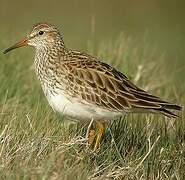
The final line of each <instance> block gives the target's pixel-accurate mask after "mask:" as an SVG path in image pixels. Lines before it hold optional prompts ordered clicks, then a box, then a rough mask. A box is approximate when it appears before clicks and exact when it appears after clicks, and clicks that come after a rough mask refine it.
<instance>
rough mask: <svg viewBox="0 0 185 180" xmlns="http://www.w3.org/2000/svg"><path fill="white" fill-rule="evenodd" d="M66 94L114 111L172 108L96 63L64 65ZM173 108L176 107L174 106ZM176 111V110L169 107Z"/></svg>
mask: <svg viewBox="0 0 185 180" xmlns="http://www.w3.org/2000/svg"><path fill="white" fill-rule="evenodd" d="M61 66H63V68H64V69H65V71H66V72H65V75H66V78H67V86H68V88H67V89H68V93H70V94H71V95H73V96H74V97H78V98H80V99H82V100H85V101H87V102H89V103H92V104H96V105H98V106H101V107H103V108H106V109H111V110H114V111H124V110H130V109H132V108H144V109H154V110H155V109H156V110H157V109H161V108H163V106H165V108H167V107H168V106H169V109H170V107H171V106H172V105H173V104H170V103H168V102H166V101H163V100H161V99H160V98H158V97H155V96H153V95H150V94H148V93H147V92H145V91H144V90H142V89H140V88H138V87H136V86H135V85H134V84H132V83H131V82H130V81H129V79H128V78H127V77H126V76H125V75H123V74H122V73H121V72H119V71H117V70H116V69H115V68H113V67H111V66H109V65H108V64H105V63H103V62H100V61H95V60H87V59H86V60H83V59H82V60H70V61H69V60H68V61H63V62H62V65H61ZM174 106H176V105H174ZM171 109H175V107H174V108H173V107H171Z"/></svg>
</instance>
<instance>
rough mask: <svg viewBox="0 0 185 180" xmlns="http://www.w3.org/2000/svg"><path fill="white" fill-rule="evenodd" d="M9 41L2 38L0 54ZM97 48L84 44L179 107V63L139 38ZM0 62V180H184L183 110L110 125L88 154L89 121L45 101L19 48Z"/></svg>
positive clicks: (26, 52)
mask: <svg viewBox="0 0 185 180" xmlns="http://www.w3.org/2000/svg"><path fill="white" fill-rule="evenodd" d="M8 44H9V43H8V42H4V41H3V43H1V44H0V47H1V49H2V48H4V47H5V45H6V46H8ZM139 47H142V48H139ZM96 49H98V50H97V51H95V50H94V48H93V46H92V45H90V44H88V46H87V51H88V52H89V53H92V54H94V55H96V56H98V57H100V59H105V60H106V59H107V60H109V61H106V62H108V63H110V64H112V65H114V66H115V67H117V68H118V69H120V70H121V71H122V72H124V73H125V74H126V75H127V76H128V77H129V78H130V79H131V80H132V81H133V82H135V83H136V84H137V85H139V86H140V87H143V88H144V89H146V90H148V91H150V92H152V93H153V94H155V95H158V96H161V97H163V98H164V99H167V100H171V101H174V102H178V103H180V104H184V103H185V97H184V95H183V92H184V90H185V83H183V82H184V80H183V79H184V78H183V75H185V74H184V72H183V71H179V69H181V66H180V65H181V64H182V63H181V62H179V63H177V61H173V62H171V63H169V62H168V61H167V58H166V56H165V55H159V54H158V53H156V51H155V50H152V51H151V49H150V48H149V47H148V46H147V43H146V40H144V41H143V42H141V44H140V46H139V45H137V44H134V43H132V40H131V39H129V38H126V37H125V36H124V35H121V36H120V37H119V40H117V41H115V42H102V43H100V44H98V45H97V48H96ZM0 59H1V66H0V82H1V88H0V179H53V180H55V179H62V180H73V179H75V180H83V179H84V180H86V179H94V180H95V179H102V180H103V179H128V180H130V179H155V180H156V179H177V180H179V179H184V178H185V121H184V112H182V113H181V114H180V115H181V118H177V119H176V120H170V119H167V118H165V117H163V116H161V115H151V114H150V115H148V114H130V115H128V116H125V117H123V118H122V119H119V120H117V121H115V122H111V123H109V125H108V127H107V130H106V135H105V137H104V139H103V142H102V144H101V150H100V151H99V152H98V153H92V152H91V151H89V150H87V149H86V142H85V139H84V137H85V133H86V128H87V126H88V123H87V124H80V123H71V122H69V121H67V120H65V118H64V117H62V116H59V115H58V114H55V113H54V112H53V111H52V109H51V108H50V107H49V105H48V103H47V102H46V100H45V97H44V95H43V93H42V90H41V88H40V84H39V82H38V81H37V79H36V76H35V75H34V72H33V66H32V64H33V52H32V51H31V50H30V51H29V50H25V49H19V50H16V51H14V52H12V53H10V54H9V55H6V56H5V55H2V54H1V55H0ZM170 64H171V65H170ZM174 67H175V68H174ZM172 70H173V71H172ZM176 70H177V71H176ZM180 80H181V81H180Z"/></svg>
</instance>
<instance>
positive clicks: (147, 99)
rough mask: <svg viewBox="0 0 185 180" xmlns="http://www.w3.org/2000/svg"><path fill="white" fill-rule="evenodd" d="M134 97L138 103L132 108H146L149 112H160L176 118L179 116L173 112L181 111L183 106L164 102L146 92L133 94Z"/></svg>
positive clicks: (134, 103) (133, 104)
mask: <svg viewBox="0 0 185 180" xmlns="http://www.w3.org/2000/svg"><path fill="white" fill-rule="evenodd" d="M133 94H134V96H135V97H136V98H137V99H138V101H135V102H132V107H134V108H137V109H138V108H144V109H146V110H149V111H154V112H160V113H162V114H163V115H165V116H167V117H170V118H176V117H179V116H178V115H176V114H174V113H173V112H171V111H180V110H181V109H182V107H181V106H179V105H176V104H173V103H170V102H167V101H163V100H161V99H160V98H158V97H156V96H153V95H150V94H148V93H146V92H142V93H140V92H137V91H135V92H133Z"/></svg>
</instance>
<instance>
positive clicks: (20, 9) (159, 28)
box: [0, 0, 185, 58]
mask: <svg viewBox="0 0 185 180" xmlns="http://www.w3.org/2000/svg"><path fill="white" fill-rule="evenodd" d="M184 17H185V3H184V2H183V1H180V0H177V1H173V0H168V1H164V0H140V1H137V0H132V1H129V0H116V1H112V0H101V1H98V0H69V1H67V0H65V1H64V0H61V1H59V0H52V1H49V0H45V1H43V0H41V1H37V0H32V1H27V0H25V1H24V0H17V1H12V0H1V1H0V27H1V30H0V31H2V32H3V33H4V34H5V35H6V32H8V33H9V32H11V34H10V33H9V34H8V38H9V39H10V41H13V40H14V39H19V38H20V37H22V36H24V35H25V33H26V32H27V31H28V30H29V29H30V28H31V26H32V25H33V24H35V23H37V22H49V23H51V24H56V25H57V26H58V27H60V29H61V30H62V32H63V34H64V36H65V41H66V43H67V45H68V46H70V47H77V48H78V47H79V48H85V47H86V43H87V40H89V39H90V40H93V42H94V43H95V42H100V41H102V40H106V39H108V40H110V39H112V40H113V39H115V38H118V36H119V34H120V33H121V32H124V33H125V34H126V36H127V35H128V36H129V37H131V38H132V39H133V41H134V40H135V41H137V43H138V44H139V41H140V40H141V39H143V38H144V37H146V36H147V38H148V39H149V40H150V43H151V45H152V46H155V47H160V49H161V48H162V51H166V50H170V51H172V52H171V54H172V55H174V56H176V55H177V54H178V56H181V55H182V54H183V52H184V45H185V43H184V40H185V22H184ZM10 30H11V31H10ZM11 39H13V40H11ZM95 44H96V43H95ZM179 58H180V57H179Z"/></svg>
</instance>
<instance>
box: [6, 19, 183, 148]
mask: <svg viewBox="0 0 185 180" xmlns="http://www.w3.org/2000/svg"><path fill="white" fill-rule="evenodd" d="M26 45H30V46H33V47H35V49H36V53H35V61H34V64H35V70H36V74H37V76H38V79H39V80H40V82H41V85H42V89H43V91H44V93H45V96H46V98H47V100H48V102H49V104H50V105H51V107H52V108H53V109H54V110H55V111H57V112H59V113H62V114H63V115H65V116H67V117H70V118H74V119H77V120H83V121H90V120H92V119H93V120H94V121H95V122H96V125H97V126H96V127H97V131H96V133H95V131H92V132H93V133H92V132H90V133H89V134H90V136H89V143H92V142H93V141H94V139H95V137H96V142H95V145H94V150H96V149H97V148H99V146H100V140H101V137H102V135H103V133H104V122H106V121H110V120H113V119H117V118H119V117H121V116H123V115H124V114H125V113H129V112H138V111H140V110H141V111H143V110H146V112H147V111H148V112H159V113H162V114H164V115H165V116H168V117H172V118H175V117H177V115H176V114H174V113H173V112H171V111H170V110H181V107H180V106H178V105H176V104H173V103H170V102H167V101H163V100H161V99H160V98H158V97H156V96H153V95H151V94H149V93H147V92H146V91H144V90H142V89H140V88H138V87H137V86H135V85H134V84H133V83H131V82H130V81H129V79H128V78H127V77H126V76H125V75H123V74H122V73H121V72H119V71H118V70H116V69H115V68H113V67H111V66H110V65H108V64H106V63H103V62H101V61H99V60H98V59H97V58H95V57H93V56H90V55H88V54H86V53H82V52H79V51H74V50H71V49H68V48H66V47H65V44H64V41H63V37H62V36H61V34H60V32H59V30H58V29H57V28H56V27H55V26H53V25H50V24H47V23H39V24H36V25H35V26H33V28H32V30H31V32H30V33H29V34H28V35H27V37H26V38H25V39H23V40H22V41H20V42H18V43H16V44H15V45H13V46H11V47H10V48H8V49H6V50H5V51H4V53H7V52H9V51H11V50H13V49H15V48H18V47H21V46H26Z"/></svg>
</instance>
